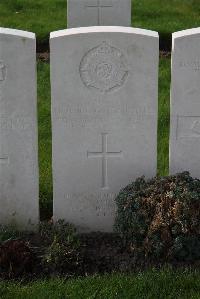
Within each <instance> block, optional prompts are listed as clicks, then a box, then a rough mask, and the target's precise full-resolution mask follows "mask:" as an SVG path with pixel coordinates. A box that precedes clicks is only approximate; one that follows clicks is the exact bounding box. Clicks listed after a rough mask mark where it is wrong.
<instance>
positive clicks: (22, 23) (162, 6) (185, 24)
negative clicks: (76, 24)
mask: <svg viewBox="0 0 200 299" xmlns="http://www.w3.org/2000/svg"><path fill="white" fill-rule="evenodd" d="M132 6H133V9H132V26H134V27H141V28H146V29H151V30H155V31H158V32H159V33H160V36H161V44H162V45H163V46H167V47H168V48H169V47H170V40H171V33H172V32H175V31H178V30H182V29H187V28H192V27H198V26H200V1H199V0H167V1H163V0H132ZM66 15H67V0H34V1H33V0H1V1H0V27H9V28H10V27H11V28H16V29H22V30H28V31H33V32H35V33H36V34H37V38H38V42H39V44H40V46H41V45H43V44H44V45H45V47H47V45H48V38H49V32H51V31H55V30H59V29H64V28H66V26H67V25H66V24H67V17H66Z"/></svg>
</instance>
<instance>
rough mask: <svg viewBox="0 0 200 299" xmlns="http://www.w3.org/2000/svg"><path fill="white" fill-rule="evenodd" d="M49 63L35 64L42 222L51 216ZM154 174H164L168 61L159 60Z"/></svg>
mask: <svg viewBox="0 0 200 299" xmlns="http://www.w3.org/2000/svg"><path fill="white" fill-rule="evenodd" d="M49 69H50V68H49V64H47V63H44V62H39V63H38V117H39V165H40V207H41V216H42V219H44V218H46V217H48V218H49V217H50V216H51V215H52V168H51V116H50V79H49ZM159 88H160V89H159V122H158V174H159V175H167V174H168V164H169V161H168V156H169V154H168V151H169V149H168V147H169V145H168V142H169V97H170V96H169V93H170V92H169V90H170V59H169V58H161V59H160V73H159Z"/></svg>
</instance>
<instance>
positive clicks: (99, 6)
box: [86, 0, 113, 25]
mask: <svg viewBox="0 0 200 299" xmlns="http://www.w3.org/2000/svg"><path fill="white" fill-rule="evenodd" d="M106 7H113V4H112V1H110V0H109V1H108V3H102V0H96V4H95V3H94V4H88V5H86V8H97V13H98V17H97V20H98V25H101V10H102V8H106Z"/></svg>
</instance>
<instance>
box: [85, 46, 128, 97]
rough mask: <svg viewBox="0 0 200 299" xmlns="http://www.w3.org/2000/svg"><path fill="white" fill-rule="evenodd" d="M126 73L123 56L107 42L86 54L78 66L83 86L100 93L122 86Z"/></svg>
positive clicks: (126, 68)
mask: <svg viewBox="0 0 200 299" xmlns="http://www.w3.org/2000/svg"><path fill="white" fill-rule="evenodd" d="M128 73H129V71H128V67H127V62H126V59H125V56H124V54H123V53H122V52H121V50H119V49H117V48H115V47H112V46H110V45H109V44H108V43H107V42H103V43H102V44H101V45H99V46H97V47H95V48H93V49H91V50H90V51H89V52H87V53H86V54H85V55H84V57H83V58H82V61H81V64H80V76H81V79H82V81H83V83H84V84H85V86H87V87H88V88H90V89H96V90H98V91H100V92H109V91H112V90H114V89H116V88H119V87H120V86H122V85H123V84H124V82H125V81H126V79H127V76H128Z"/></svg>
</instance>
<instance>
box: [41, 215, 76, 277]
mask: <svg viewBox="0 0 200 299" xmlns="http://www.w3.org/2000/svg"><path fill="white" fill-rule="evenodd" d="M40 236H41V237H42V240H43V242H44V244H45V252H44V255H43V258H42V260H43V265H44V267H45V268H46V270H47V271H48V272H49V271H51V272H53V273H60V274H62V273H68V274H72V273H77V271H78V269H79V267H80V264H81V261H82V260H81V257H80V250H79V249H80V242H79V239H78V236H77V234H76V230H75V228H74V227H73V226H72V225H71V224H68V223H65V222H64V221H63V220H60V221H58V222H56V223H53V222H46V223H43V224H42V225H41V227H40Z"/></svg>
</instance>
